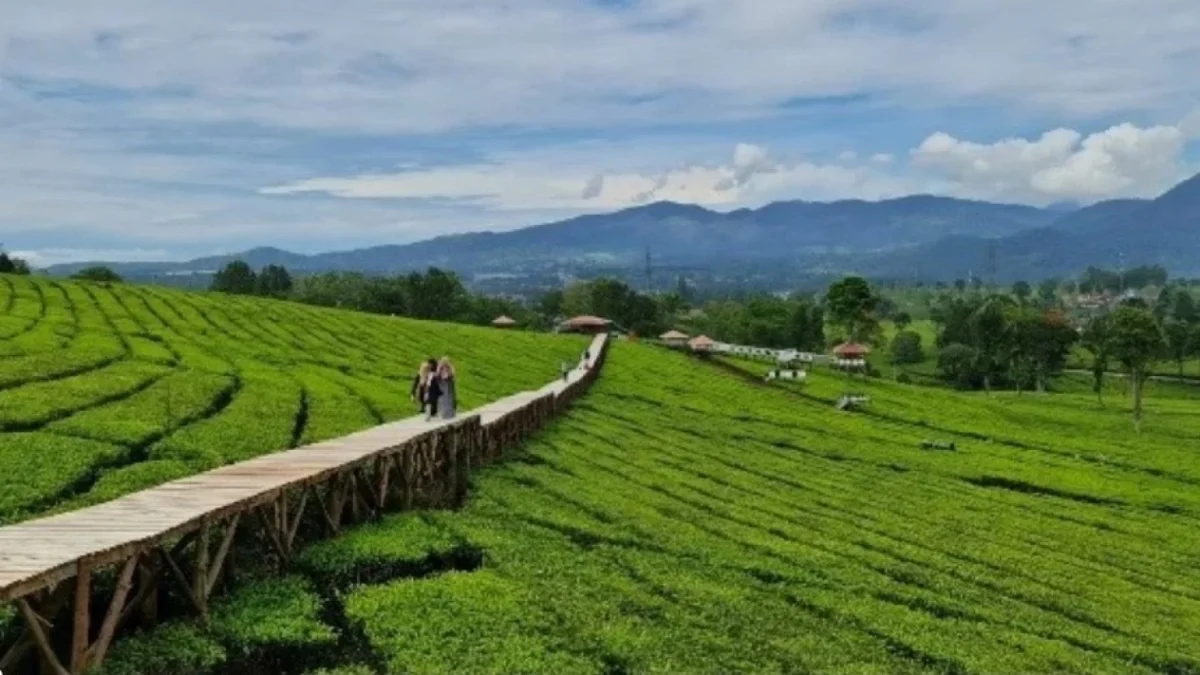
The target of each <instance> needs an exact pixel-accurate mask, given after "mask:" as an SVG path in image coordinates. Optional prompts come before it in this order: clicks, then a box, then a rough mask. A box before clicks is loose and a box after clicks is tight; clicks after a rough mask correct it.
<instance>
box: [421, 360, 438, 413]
mask: <svg viewBox="0 0 1200 675" xmlns="http://www.w3.org/2000/svg"><path fill="white" fill-rule="evenodd" d="M425 367H426V369H427V370H426V373H427V374H426V376H425V420H426V421H429V420H432V419H433V418H435V417H437V414H438V404H439V403H440V399H441V398H442V382H441V378H440V377H438V362H437V361H436V360H434V359H429V360H428V361H427V362H426V363H425Z"/></svg>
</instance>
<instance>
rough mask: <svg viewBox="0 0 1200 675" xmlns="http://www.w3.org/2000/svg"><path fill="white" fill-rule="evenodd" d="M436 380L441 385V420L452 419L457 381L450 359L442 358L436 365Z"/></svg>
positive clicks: (456, 395)
mask: <svg viewBox="0 0 1200 675" xmlns="http://www.w3.org/2000/svg"><path fill="white" fill-rule="evenodd" d="M437 374H438V377H437V379H438V380H440V381H441V385H442V407H441V409H442V419H447V420H452V419H454V414H455V406H456V405H457V400H456V399H457V398H458V380H457V377H456V375H455V373H454V366H453V365H451V364H450V357H449V356H443V357H442V361H441V363H439V364H438V369H437Z"/></svg>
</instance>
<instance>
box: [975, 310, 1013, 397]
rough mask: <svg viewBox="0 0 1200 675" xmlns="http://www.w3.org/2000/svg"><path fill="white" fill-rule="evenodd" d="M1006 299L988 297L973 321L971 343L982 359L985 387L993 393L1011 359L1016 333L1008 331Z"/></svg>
mask: <svg viewBox="0 0 1200 675" xmlns="http://www.w3.org/2000/svg"><path fill="white" fill-rule="evenodd" d="M1004 300H1005V299H1004V298H1002V297H991V298H988V299H987V300H986V301H985V302H984V303H983V305H981V306H980V307H979V309H977V310H975V313H974V314H972V315H971V319H970V322H969V326H970V333H971V346H972V348H974V350H975V354H976V357H977V358H978V359H979V363H978V371H979V374H980V375H981V376H982V378H983V388H984V389H985V390H987V391H989V392H990V391H991V390H992V383H993V382H994V380H995V378H996V376H997V375H1000V374H1001V373H1002V372H1003V369H1004V367H1005V366H1006V365H1007V364H1008V362H1009V349H1010V348H1011V338H1012V336H1011V335H1010V333H1009V330H1008V321H1007V317H1006V315H1005V309H1006V305H1005V302H1004ZM1008 302H1009V303H1011V302H1012V300H1011V299H1009V300H1008Z"/></svg>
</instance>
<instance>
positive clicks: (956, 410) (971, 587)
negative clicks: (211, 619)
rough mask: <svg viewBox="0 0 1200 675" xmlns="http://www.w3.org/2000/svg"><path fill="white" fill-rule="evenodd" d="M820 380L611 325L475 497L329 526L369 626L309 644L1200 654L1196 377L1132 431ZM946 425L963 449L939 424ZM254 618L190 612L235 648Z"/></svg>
mask: <svg viewBox="0 0 1200 675" xmlns="http://www.w3.org/2000/svg"><path fill="white" fill-rule="evenodd" d="M815 377H816V380H815V381H814V383H813V387H812V388H811V391H808V392H805V393H804V394H803V395H796V394H794V393H789V392H787V391H783V390H780V389H777V388H773V387H771V388H768V387H763V386H761V385H754V384H751V383H749V382H747V381H746V380H745V379H743V378H742V377H741V376H740V375H736V374H730V373H728V372H723V371H722V370H720V369H718V367H717V366H706V365H701V364H699V363H698V362H695V361H691V360H688V359H685V358H684V357H682V356H679V355H675V354H668V353H664V352H661V351H657V350H654V349H653V348H649V347H642V346H631V345H628V344H619V345H616V346H615V348H614V351H613V352H612V354H611V355H610V358H609V361H608V365H607V366H606V369H605V372H604V375H603V377H601V378H600V380H599V382H598V384H597V386H596V387H595V388H594V389H593V390H592V392H591V393H590V394H589V395H588V396H587V397H585V398H584V399H583V400H582V401H580V402H577V404H576V405H575V407H573V408H572V409H571V411H570V413H569V414H568V416H567V417H566V418H565V419H564V420H563V421H561V422H559V423H558V424H556V425H555V426H554V427H552V428H551V430H550V431H548V432H546V433H544V434H542V435H541V436H540V437H538V438H537V439H535V440H534V441H532V442H531V443H530V444H529V445H528V447H527V453H526V454H525V456H524V457H523V458H521V459H518V460H517V461H512V462H509V463H507V464H500V465H495V466H493V467H490V468H489V469H487V470H485V471H484V472H483V473H482V474H480V475H478V476H477V477H476V478H475V479H474V480H473V483H474V490H473V494H472V498H471V501H470V504H469V505H468V507H467V508H466V509H465V510H464V511H461V512H457V513H449V512H435V513H427V514H405V515H400V516H396V517H393V518H389V519H387V520H385V521H384V522H383V523H380V524H378V525H373V526H368V527H366V528H362V529H360V530H357V531H355V532H352V533H350V534H348V535H347V536H344V537H342V538H339V539H335V540H330V541H328V542H325V543H322V544H319V545H317V546H316V547H314V548H313V549H310V550H308V551H307V552H306V553H305V554H304V556H303V563H302V565H301V571H302V572H303V575H305V576H307V577H308V579H307V580H305V579H303V578H301V579H300V580H299V581H297V582H295V584H296V585H298V587H301V586H302V587H306V588H307V589H308V590H307V591H302V592H297V595H304V597H306V598H307V600H306V601H305V602H306V603H308V606H310V607H316V608H319V607H321V606H322V602H324V603H325V606H326V607H327V609H326V610H325V613H326V615H330V616H341V617H342V619H341V621H344V624H343V623H339V625H344V626H349V627H351V628H349V629H347V630H352V631H361V634H360V635H358V636H357V637H353V639H350V640H348V641H343V643H341V644H338V645H331V644H329V642H328V640H325V641H324V642H319V641H318V639H317V638H308V639H304V638H302V641H307V642H308V643H310V646H312V648H313V650H314V653H315V654H317V655H318V656H316V657H315V660H316V662H317V663H320V664H321V665H326V664H330V663H338V662H339V661H340V662H342V664H343V665H347V666H348V665H349V664H346V663H345V662H346V661H359V660H365V662H367V663H371V664H375V667H374V668H373V670H374V671H375V672H383V671H385V670H386V672H419V673H457V672H522V673H596V674H599V673H612V672H629V673H647V672H672V673H674V672H687V673H731V672H755V673H759V672H769V673H786V672H862V673H866V672H888V673H924V672H929V673H935V672H936V673H946V672H957V673H964V672H988V673H1004V672H1059V673H1152V672H1194V671H1196V670H1197V669H1198V668H1200V645H1197V643H1196V641H1195V639H1194V636H1195V635H1196V633H1197V631H1200V594H1198V593H1197V592H1196V591H1195V589H1196V588H1197V584H1198V582H1200V571H1198V570H1197V568H1196V567H1195V565H1193V564H1192V561H1194V560H1195V558H1196V556H1197V555H1200V541H1197V539H1196V538H1195V537H1194V536H1192V534H1193V528H1194V518H1195V517H1196V515H1197V514H1200V491H1198V490H1197V485H1198V483H1200V461H1198V460H1197V459H1196V458H1195V454H1194V452H1193V451H1192V450H1191V447H1190V441H1188V438H1192V437H1194V436H1195V434H1196V433H1197V432H1200V429H1198V428H1196V424H1195V423H1194V422H1189V421H1186V420H1184V421H1180V420H1181V419H1183V418H1182V417H1179V416H1182V415H1185V413H1186V406H1189V405H1192V406H1194V405H1195V402H1194V401H1176V402H1173V403H1171V404H1170V405H1166V404H1164V405H1162V406H1161V407H1159V408H1156V410H1155V411H1153V413H1152V415H1161V416H1164V418H1165V416H1167V415H1171V416H1172V418H1171V419H1173V420H1175V422H1177V423H1173V424H1170V425H1168V424H1166V423H1164V424H1163V425H1161V426H1157V425H1156V426H1154V428H1149V429H1148V430H1147V432H1146V433H1145V434H1143V435H1142V436H1139V437H1137V438H1135V435H1134V434H1133V433H1132V432H1131V431H1128V426H1129V425H1128V420H1127V419H1125V414H1124V412H1123V411H1118V410H1114V411H1111V412H1105V411H1103V410H1100V409H1099V408H1097V406H1096V405H1095V404H1093V403H1091V402H1090V399H1088V398H1087V397H1074V396H1070V395H1064V396H1061V397H1054V398H1052V399H1045V398H1034V397H1027V398H1026V400H1020V401H1018V400H1009V399H1004V400H996V401H993V402H990V403H985V402H984V401H983V399H982V398H981V397H972V396H963V395H960V394H955V393H952V392H931V391H927V390H921V389H914V388H910V387H904V386H902V385H885V384H882V383H879V384H878V385H877V386H876V385H872V386H873V387H875V388H874V389H873V391H872V394H873V395H874V396H878V400H877V401H875V402H873V403H872V405H871V406H869V408H868V409H869V410H874V414H855V413H838V412H836V411H834V410H833V407H832V406H831V405H830V403H829V400H830V399H831V398H832V397H835V396H837V395H839V394H840V393H842V392H843V391H845V390H846V389H847V388H854V387H856V386H858V385H859V382H860V381H858V380H854V381H847V380H845V379H842V378H841V377H840V376H833V375H818V376H815ZM931 397H932V398H931ZM979 406H982V407H979ZM980 410H986V411H987V412H988V415H987V418H988V420H989V421H987V422H986V423H984V422H982V421H981V420H982V416H981V415H980V414H979V411H980ZM931 436H932V437H933V438H938V439H943V440H954V441H956V443H957V450H956V451H954V452H949V451H931V450H923V449H921V447H920V443H921V441H922V440H924V439H926V438H929V437H931ZM981 439H990V440H981ZM1138 439H1142V442H1141V444H1139V442H1138ZM443 572H444V573H443ZM275 584H276V582H273V581H272V582H265V585H252V586H251V587H249V588H248V589H247V590H245V591H243V594H242V599H240V600H238V599H235V600H233V604H234V605H235V606H241V607H249V606H250V605H252V604H254V603H258V606H257V609H258V612H259V613H258V614H257V615H256V616H259V617H261V618H262V619H265V618H266V617H271V616H276V615H274V614H272V612H273V611H278V612H279V614H278V617H280V618H282V617H284V616H287V617H289V618H291V617H292V616H293V614H289V613H286V612H287V611H288V610H287V608H288V607H292V606H295V603H288V604H286V605H283V603H280V602H275V603H272V604H274V605H282V606H281V608H280V609H279V610H272V609H271V607H269V606H266V603H262V602H261V600H255V599H256V598H263V597H267V596H270V595H271V593H270V592H268V589H273V588H274V586H275ZM305 584H307V586H304V585H305ZM360 584H365V585H360ZM318 594H320V595H322V596H323V597H324V600H323V601H322V600H321V598H319V597H317V596H318ZM308 616H309V617H310V618H309V619H308V621H310V622H311V624H313V625H312V627H311V628H310V629H307V630H308V632H309V633H311V634H316V635H318V636H320V635H322V632H321V630H320V629H319V627H320V621H321V619H320V616H319V613H318V612H317V611H316V610H311V611H310V613H309V615H308ZM269 624H270V625H272V626H280V627H287V626H290V625H291V624H290V623H289V622H283V621H278V622H274V621H272V622H269ZM236 625H237V624H235V623H227V624H223V622H222V621H221V620H220V619H218V621H217V624H216V625H215V633H213V634H211V635H209V634H206V633H204V632H203V631H201V629H199V628H197V627H196V626H194V625H189V626H186V627H178V626H176V627H172V628H170V629H169V630H183V631H186V632H188V633H189V635H191V639H192V640H194V641H195V642H194V643H193V644H211V645H215V647H214V648H215V649H220V648H221V644H223V643H224V641H225V640H227V638H225V637H222V636H223V635H226V634H227V632H228V630H229V627H230V626H236ZM324 630H326V631H328V630H329V629H328V628H325V629H324ZM293 632H294V631H293ZM289 639H296V638H294V637H289V636H285V635H284V634H283V633H282V632H277V633H276V634H275V635H273V636H272V637H270V638H269V639H266V640H261V641H260V643H261V642H270V641H272V640H275V641H277V642H276V643H275V646H276V647H278V646H279V645H280V644H282V643H283V642H279V641H284V642H285V641H286V640H289ZM322 639H323V638H322ZM346 645H358V646H357V647H355V648H354V649H352V650H351V649H349V648H348V647H347V646H346ZM139 649H140V650H141V651H139ZM146 649H147V647H146V645H145V643H135V644H133V645H123V646H120V647H118V653H117V654H115V655H114V661H113V663H114V670H113V671H112V672H114V673H126V672H130V673H132V672H143V673H145V675H152V673H150V672H146V671H139V670H138V669H137V665H138V663H139V661H138V654H139V653H140V654H144V653H146ZM268 651H269V650H268ZM180 658H183V657H180ZM217 661H219V659H217ZM118 664H123V667H124V669H120V668H118ZM220 668H221V666H220V665H219V663H218V664H217V665H214V666H213V667H212V669H211V670H210V671H206V672H214V673H215V672H220ZM154 672H158V671H154ZM163 672H168V671H165V670H164V671H163ZM296 672H302V671H301V670H297V671H296ZM341 672H347V673H349V672H370V671H368V670H357V671H352V670H345V671H341Z"/></svg>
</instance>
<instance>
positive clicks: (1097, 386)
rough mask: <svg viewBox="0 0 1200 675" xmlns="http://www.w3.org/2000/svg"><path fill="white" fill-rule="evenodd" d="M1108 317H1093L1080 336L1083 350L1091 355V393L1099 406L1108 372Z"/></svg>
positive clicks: (1101, 403) (1109, 321)
mask: <svg viewBox="0 0 1200 675" xmlns="http://www.w3.org/2000/svg"><path fill="white" fill-rule="evenodd" d="M1110 323H1111V320H1110V317H1109V316H1108V315H1101V316H1097V317H1094V318H1093V319H1092V320H1091V321H1089V322H1088V323H1087V325H1086V326H1084V329H1083V334H1082V335H1080V343H1081V344H1082V345H1083V348H1084V349H1086V350H1088V352H1090V353H1091V355H1092V391H1093V392H1095V394H1096V398H1097V399H1098V400H1099V401H1100V405H1104V374H1105V373H1107V372H1108V359H1109V344H1110V343H1109V325H1110Z"/></svg>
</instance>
